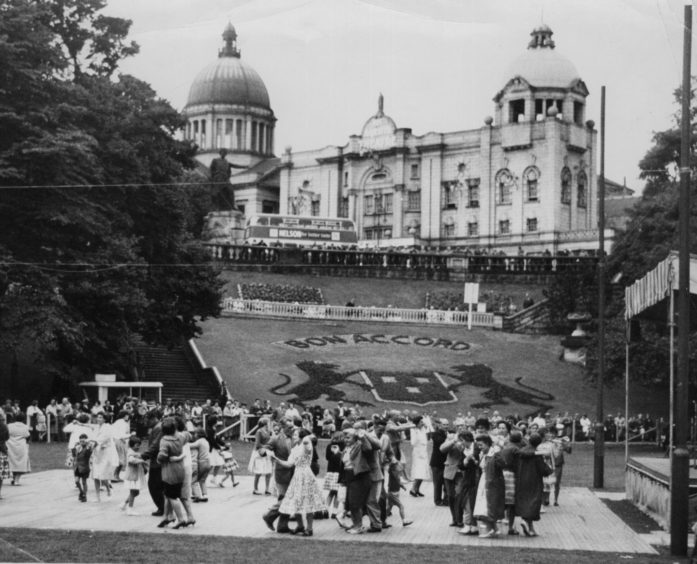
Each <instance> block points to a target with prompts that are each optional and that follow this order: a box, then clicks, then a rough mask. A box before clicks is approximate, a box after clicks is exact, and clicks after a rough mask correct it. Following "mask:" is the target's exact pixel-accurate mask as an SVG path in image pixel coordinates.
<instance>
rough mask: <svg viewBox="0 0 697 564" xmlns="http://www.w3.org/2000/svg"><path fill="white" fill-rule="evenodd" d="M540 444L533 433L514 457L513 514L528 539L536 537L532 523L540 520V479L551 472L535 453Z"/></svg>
mask: <svg viewBox="0 0 697 564" xmlns="http://www.w3.org/2000/svg"><path fill="white" fill-rule="evenodd" d="M541 442H542V437H540V435H538V434H537V433H533V434H532V435H530V440H529V444H528V445H527V446H524V447H521V448H520V449H519V450H518V453H517V456H516V460H517V462H516V472H515V476H516V485H515V512H516V515H517V516H518V517H520V518H521V519H522V520H523V523H521V528H522V529H523V533H524V534H525V535H526V536H528V537H536V536H537V532H536V531H535V527H534V525H533V522H534V521H539V520H540V507H542V495H543V490H544V485H543V483H542V478H543V477H544V476H549V475H550V474H551V473H552V472H553V470H552V469H551V468H550V467H549V466H547V464H546V463H545V461H544V459H543V457H542V455H540V454H537V453H536V452H535V449H537V447H538V446H540V443H541Z"/></svg>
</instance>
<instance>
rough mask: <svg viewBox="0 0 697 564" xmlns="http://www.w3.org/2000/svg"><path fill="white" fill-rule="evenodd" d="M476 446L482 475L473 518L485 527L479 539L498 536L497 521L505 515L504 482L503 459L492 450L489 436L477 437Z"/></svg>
mask: <svg viewBox="0 0 697 564" xmlns="http://www.w3.org/2000/svg"><path fill="white" fill-rule="evenodd" d="M476 444H477V447H478V448H479V451H480V452H481V460H480V463H479V467H480V468H481V470H482V475H481V476H480V478H479V485H478V486H477V499H476V501H475V504H474V517H475V519H477V521H479V522H480V523H481V524H483V525H485V526H486V529H487V530H486V531H485V532H483V534H480V535H479V538H491V537H496V536H498V534H499V531H498V528H497V526H496V523H497V521H500V520H501V519H503V517H504V515H505V491H506V486H505V481H504V478H503V469H504V466H505V462H504V459H503V458H502V457H501V455H500V453H497V452H494V451H493V449H492V440H491V437H490V436H489V435H479V436H477V438H476Z"/></svg>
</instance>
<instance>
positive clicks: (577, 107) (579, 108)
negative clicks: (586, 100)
mask: <svg viewBox="0 0 697 564" xmlns="http://www.w3.org/2000/svg"><path fill="white" fill-rule="evenodd" d="M574 123H575V124H577V125H583V102H574Z"/></svg>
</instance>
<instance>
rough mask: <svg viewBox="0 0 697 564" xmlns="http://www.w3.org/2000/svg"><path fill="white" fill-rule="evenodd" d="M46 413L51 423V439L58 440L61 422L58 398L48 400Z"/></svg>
mask: <svg viewBox="0 0 697 564" xmlns="http://www.w3.org/2000/svg"><path fill="white" fill-rule="evenodd" d="M44 413H45V414H46V418H47V420H48V424H49V425H50V429H49V433H50V435H51V440H52V441H56V440H58V425H59V423H60V421H59V408H58V403H57V402H56V398H51V401H49V402H48V405H47V406H46V409H45V410H44Z"/></svg>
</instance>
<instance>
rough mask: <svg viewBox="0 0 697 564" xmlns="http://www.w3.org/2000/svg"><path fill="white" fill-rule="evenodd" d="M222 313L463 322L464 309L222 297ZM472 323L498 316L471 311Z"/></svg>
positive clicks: (493, 321) (488, 323) (496, 320)
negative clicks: (311, 302)
mask: <svg viewBox="0 0 697 564" xmlns="http://www.w3.org/2000/svg"><path fill="white" fill-rule="evenodd" d="M222 306H223V313H225V314H232V315H234V314H239V315H253V316H260V317H289V318H294V319H331V320H337V321H385V322H392V323H418V324H421V325H423V324H426V325H428V324H434V325H458V326H464V325H467V322H468V316H469V315H470V314H469V312H467V311H443V310H434V309H405V308H392V307H346V306H333V305H316V304H291V303H286V302H266V301H261V300H242V299H238V298H225V299H224V300H223V303H222ZM472 325H473V326H477V327H500V326H501V318H500V317H497V316H495V315H494V314H493V313H485V312H472Z"/></svg>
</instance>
